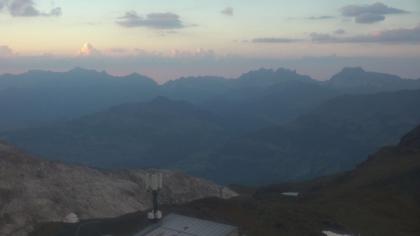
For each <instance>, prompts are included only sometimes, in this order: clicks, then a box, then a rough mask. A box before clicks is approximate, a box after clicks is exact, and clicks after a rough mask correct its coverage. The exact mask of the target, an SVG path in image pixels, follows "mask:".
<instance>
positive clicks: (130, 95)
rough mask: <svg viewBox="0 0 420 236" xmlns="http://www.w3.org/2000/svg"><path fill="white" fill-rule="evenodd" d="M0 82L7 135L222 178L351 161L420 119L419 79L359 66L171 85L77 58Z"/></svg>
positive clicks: (246, 178)
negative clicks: (320, 73)
mask: <svg viewBox="0 0 420 236" xmlns="http://www.w3.org/2000/svg"><path fill="white" fill-rule="evenodd" d="M37 81H39V83H38V82H37ZM72 86H73V87H72ZM0 88H1V89H0V97H2V96H3V97H2V99H0V101H1V102H0V110H2V111H4V112H5V113H4V114H5V115H4V116H1V117H0V127H1V126H2V125H3V130H4V131H3V132H1V133H0V138H2V139H5V140H7V141H9V142H11V143H13V144H14V145H16V146H18V147H19V148H22V149H24V150H26V151H28V152H30V153H32V154H36V155H39V156H42V157H44V158H47V159H52V160H61V161H65V162H71V163H81V164H85V165H89V166H96V167H103V168H131V167H138V168H149V167H153V168H162V167H164V168H171V169H180V170H183V171H186V172H187V173H191V174H194V175H198V176H202V177H206V178H210V179H212V180H215V181H217V182H220V183H241V184H268V183H273V182H281V181H290V180H303V179H308V178H312V177H316V176H320V175H325V174H331V173H336V172H339V171H343V170H348V169H351V168H353V167H354V166H355V165H357V164H358V163H360V162H361V161H363V160H365V159H366V158H367V156H368V155H369V154H370V153H371V152H373V151H374V150H376V148H378V147H380V146H383V145H388V144H395V143H396V142H397V140H398V138H399V137H400V136H401V135H402V134H404V133H405V132H407V131H408V130H410V129H411V128H413V127H414V126H415V125H416V124H418V123H419V122H420V114H419V112H418V110H419V109H416V108H417V107H420V96H419V95H420V90H416V89H419V88H420V80H409V79H401V78H399V77H397V76H393V75H387V74H381V73H374V72H366V71H364V70H363V69H361V68H345V69H343V70H342V71H341V72H340V73H338V74H336V75H334V76H333V78H332V79H330V80H328V81H323V82H321V81H317V80H313V79H311V78H310V77H309V76H305V75H300V74H298V73H296V72H295V71H291V70H287V69H278V70H270V69H260V70H257V71H252V72H248V73H245V74H243V75H242V76H240V77H239V78H237V79H225V78H220V77H198V78H193V77H190V78H181V79H178V80H174V81H170V82H167V83H165V84H163V85H157V84H156V83H155V82H153V81H152V80H151V79H149V78H146V77H143V76H140V75H131V76H128V77H122V78H116V77H112V76H110V75H108V74H106V73H104V72H96V71H89V70H84V69H80V68H79V69H75V70H72V71H70V72H67V73H55V72H42V71H32V72H28V73H26V74H23V75H16V76H11V75H5V76H3V77H2V78H0ZM80 91H84V92H80ZM15 92H16V93H15ZM52 93H54V94H52ZM23 98H25V99H23ZM117 104H118V105H117ZM114 105H115V106H114ZM73 108H74V109H73ZM44 111H46V112H44ZM60 111H63V112H62V113H61V112H60ZM64 113H65V114H64ZM25 121H30V122H25ZM18 127H19V129H17V128H18ZM0 130H1V129H0Z"/></svg>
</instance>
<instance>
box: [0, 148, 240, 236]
mask: <svg viewBox="0 0 420 236" xmlns="http://www.w3.org/2000/svg"><path fill="white" fill-rule="evenodd" d="M151 171H157V170H137V171H133V170H131V171H119V172H108V171H102V170H98V169H92V168H88V167H82V166H72V165H65V164H61V163H57V162H50V161H44V160H39V159H36V158H33V157H30V156H28V155H26V154H24V153H22V152H20V151H19V150H17V149H15V148H14V147H11V146H9V145H7V144H5V143H0V235H14V236H17V235H26V233H27V232H29V231H30V230H31V229H32V227H33V226H34V225H35V224H37V223H39V222H44V221H62V220H63V219H64V218H65V217H66V216H68V215H69V214H73V213H74V214H76V215H77V216H78V217H79V218H81V219H84V218H97V217H115V216H119V215H122V214H126V213H130V212H134V211H138V210H145V209H147V208H149V207H150V206H151V201H150V194H149V193H147V190H146V186H145V176H146V174H147V173H148V172H151ZM158 171H161V170H158ZM161 172H162V173H163V178H164V188H163V190H162V194H161V200H162V202H163V203H183V202H188V201H192V200H195V199H199V198H204V197H214V196H216V197H224V198H229V197H232V196H235V195H236V194H235V193H234V192H233V191H231V190H230V189H228V188H224V187H221V186H219V185H216V184H214V183H212V182H210V181H207V180H203V179H199V178H194V177H191V176H187V175H184V174H182V173H178V172H173V171H161Z"/></svg>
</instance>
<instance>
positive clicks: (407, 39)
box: [311, 25, 420, 44]
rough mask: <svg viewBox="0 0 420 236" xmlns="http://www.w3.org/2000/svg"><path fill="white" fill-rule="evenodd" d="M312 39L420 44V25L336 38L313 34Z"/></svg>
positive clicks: (318, 40)
mask: <svg viewBox="0 0 420 236" xmlns="http://www.w3.org/2000/svg"><path fill="white" fill-rule="evenodd" d="M311 39H312V41H314V42H318V43H393V44H402V43H408V44H417V43H420V25H418V26H416V27H414V28H411V29H407V28H399V29H392V30H385V31H380V32H376V33H373V34H368V35H356V36H349V37H336V36H332V35H330V34H322V33H312V34H311Z"/></svg>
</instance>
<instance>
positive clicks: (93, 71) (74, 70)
mask: <svg viewBox="0 0 420 236" xmlns="http://www.w3.org/2000/svg"><path fill="white" fill-rule="evenodd" d="M68 72H69V73H89V74H90V73H95V74H98V73H103V74H107V73H106V72H105V71H103V72H98V71H96V70H91V69H85V68H82V67H75V68H73V69H71V70H69V71H68Z"/></svg>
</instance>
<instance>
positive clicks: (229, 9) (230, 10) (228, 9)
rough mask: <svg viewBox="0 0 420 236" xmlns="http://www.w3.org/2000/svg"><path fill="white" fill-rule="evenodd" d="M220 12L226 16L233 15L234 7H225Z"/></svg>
mask: <svg viewBox="0 0 420 236" xmlns="http://www.w3.org/2000/svg"><path fill="white" fill-rule="evenodd" d="M220 13H222V14H223V15H226V16H233V14H234V9H233V7H226V8H225V9H223V10H222V11H221V12H220Z"/></svg>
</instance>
